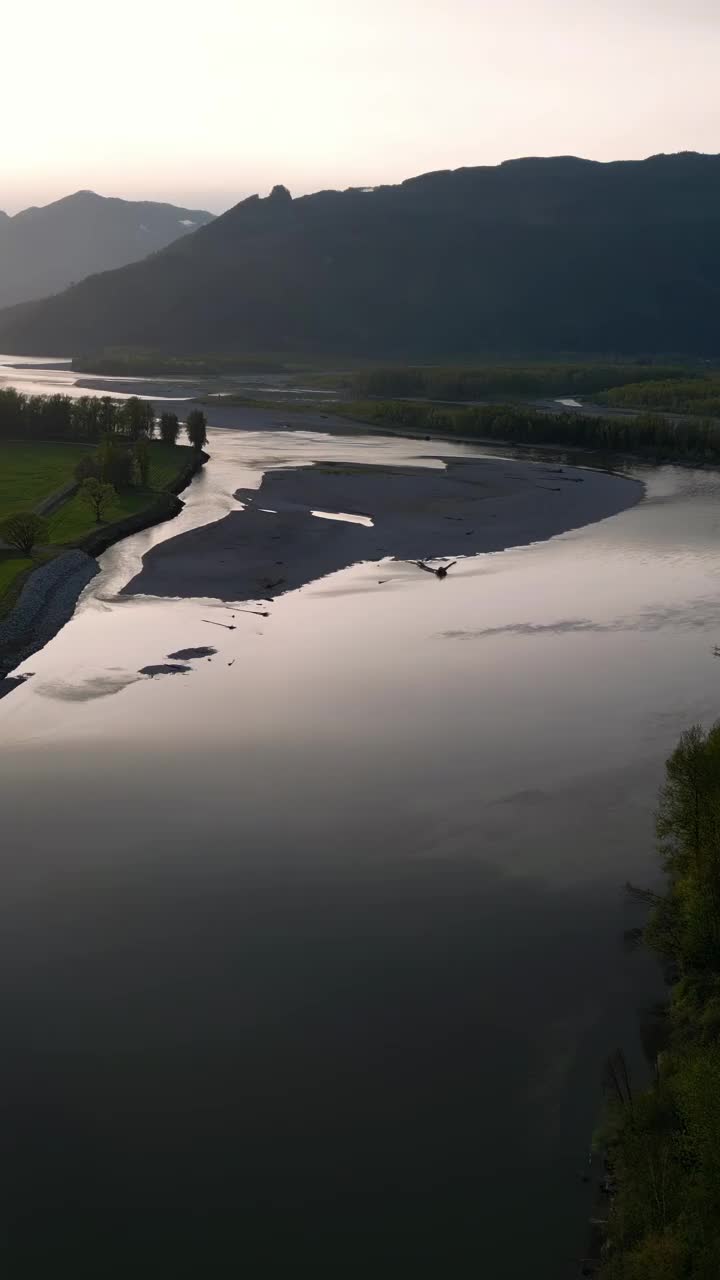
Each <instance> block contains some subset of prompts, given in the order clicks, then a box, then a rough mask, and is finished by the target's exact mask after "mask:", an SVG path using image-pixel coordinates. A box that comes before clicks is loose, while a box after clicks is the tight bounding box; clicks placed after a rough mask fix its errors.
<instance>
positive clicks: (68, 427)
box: [0, 389, 206, 612]
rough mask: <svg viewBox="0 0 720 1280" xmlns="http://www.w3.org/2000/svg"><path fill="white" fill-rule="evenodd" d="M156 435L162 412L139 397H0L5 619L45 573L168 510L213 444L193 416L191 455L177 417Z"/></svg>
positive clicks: (201, 420)
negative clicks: (38, 570)
mask: <svg viewBox="0 0 720 1280" xmlns="http://www.w3.org/2000/svg"><path fill="white" fill-rule="evenodd" d="M155 428H156V423H155V413H154V409H153V406H152V405H151V404H149V403H148V402H147V401H142V400H139V399H137V398H135V397H133V398H131V399H129V400H125V401H121V402H117V401H114V400H112V399H111V398H110V397H103V398H102V399H100V398H93V397H90V396H87V397H82V398H80V399H77V400H74V399H71V398H70V397H68V396H62V395H53V396H24V395H21V394H19V393H18V392H16V391H14V390H12V389H10V390H6V391H0V462H1V463H2V466H1V468H0V476H1V478H0V540H2V542H4V543H5V546H6V549H5V550H2V549H0V612H6V611H7V609H8V608H9V607H10V606H11V605H12V603H13V601H14V599H15V598H16V596H17V593H18V590H19V587H20V585H21V581H22V580H23V579H24V578H25V576H27V573H28V572H29V571H31V570H32V569H33V568H34V567H35V566H36V565H37V564H38V563H42V562H44V561H46V560H48V559H50V558H52V557H53V556H54V555H56V554H57V553H58V552H59V551H62V550H65V549H67V548H68V547H73V546H78V545H81V544H83V543H84V542H85V541H86V540H87V538H88V536H89V535H91V534H93V532H94V531H96V530H98V529H99V528H102V527H104V526H107V525H114V524H116V523H117V522H120V521H125V520H127V519H128V518H130V517H135V516H140V515H142V513H144V512H148V511H150V510H151V509H153V510H154V509H155V508H156V507H157V508H158V510H160V508H161V505H162V504H163V503H164V502H167V503H168V504H169V498H168V491H170V490H172V489H173V488H174V486H175V485H176V484H177V483H178V482H179V480H180V478H181V477H182V475H183V474H184V473H185V472H186V471H188V469H189V467H190V466H191V465H192V460H193V454H194V455H195V456H197V454H198V453H199V452H200V451H201V450H202V447H203V445H204V443H205V441H206V419H205V415H204V414H203V413H202V412H201V411H200V410H194V411H193V412H192V413H190V414H189V415H188V421H187V425H186V432H187V436H188V439H189V443H190V444H191V446H192V452H191V450H190V449H189V448H188V447H187V446H183V445H179V444H178V443H177V441H178V436H179V433H180V423H179V421H178V419H177V417H176V416H175V415H174V414H163V416H162V417H161V419H160V424H159V430H160V438H159V439H156V438H155ZM166 514H171V512H170V510H169V505H168V510H167V511H166Z"/></svg>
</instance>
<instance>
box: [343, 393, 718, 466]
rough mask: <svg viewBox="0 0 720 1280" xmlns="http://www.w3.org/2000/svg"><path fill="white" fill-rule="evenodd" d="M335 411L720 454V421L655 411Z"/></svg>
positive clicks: (382, 407)
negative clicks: (601, 414) (619, 414)
mask: <svg viewBox="0 0 720 1280" xmlns="http://www.w3.org/2000/svg"><path fill="white" fill-rule="evenodd" d="M333 412H334V413H345V414H347V415H348V416H349V417H353V418H360V419H363V420H365V421H367V422H375V423H378V424H383V423H387V425H388V426H391V427H400V428H402V429H406V430H409V431H413V432H419V433H422V434H432V433H433V432H435V431H437V432H440V433H442V434H446V433H450V434H457V435H462V436H477V437H478V439H482V440H503V441H511V442H515V443H517V444H527V445H547V444H556V445H558V446H560V447H561V448H577V449H596V450H598V451H601V452H607V453H630V454H637V455H638V456H643V457H648V458H652V459H653V460H654V461H660V460H663V459H666V460H671V459H674V460H678V461H679V460H683V459H687V460H688V461H690V460H693V461H698V462H700V461H717V460H718V459H720V423H718V422H712V421H702V420H700V419H694V420H692V421H689V422H688V421H683V422H673V421H672V420H671V419H669V418H664V417H660V416H658V415H652V414H638V415H637V416H635V417H631V418H620V417H615V418H603V417H599V416H595V415H592V414H581V413H560V412H558V413H545V412H543V411H542V410H538V409H533V408H530V407H524V406H521V405H503V404H498V405H474V406H472V408H458V409H454V408H452V407H451V406H448V405H428V404H414V403H410V402H408V401H402V400H391V401H377V400H368V401H364V402H363V401H359V402H357V403H355V404H351V405H340V406H336V405H333Z"/></svg>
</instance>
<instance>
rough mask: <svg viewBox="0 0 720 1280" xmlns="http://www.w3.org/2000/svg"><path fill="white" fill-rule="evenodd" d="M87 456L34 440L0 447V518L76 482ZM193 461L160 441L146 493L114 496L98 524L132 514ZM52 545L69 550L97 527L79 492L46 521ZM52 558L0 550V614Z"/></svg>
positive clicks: (153, 449)
mask: <svg viewBox="0 0 720 1280" xmlns="http://www.w3.org/2000/svg"><path fill="white" fill-rule="evenodd" d="M88 452H90V449H89V447H88V446H87V445H83V444H77V445H76V444H49V443H45V442H44V441H38V442H37V443H33V444H2V445H0V520H2V519H4V518H5V517H6V516H9V515H13V514H14V512H16V511H32V509H33V508H34V507H36V506H37V505H38V503H40V502H42V500H43V498H47V497H48V496H49V495H50V494H52V493H54V492H55V491H56V490H57V489H60V488H62V486H63V485H64V484H67V483H68V482H69V481H71V480H72V479H73V478H74V471H75V467H76V465H77V463H78V461H79V460H80V458H81V457H83V456H84V455H85V454H87V453H88ZM191 457H192V450H191V449H190V448H189V447H188V446H186V445H166V444H163V443H162V442H161V441H159V440H155V441H153V442H152V444H151V446H150V475H149V477H148V486H147V488H145V489H128V490H126V491H125V492H123V493H118V494H116V496H115V499H114V501H113V503H112V504H111V505H110V506H109V507H108V508H107V511H106V512H105V518H104V520H103V521H102V522H101V526H102V525H104V524H111V523H113V522H114V521H115V520H122V519H124V518H125V517H126V516H130V515H135V514H136V513H137V512H139V511H143V510H144V509H145V508H146V507H149V506H152V504H153V503H154V502H156V501H157V495H158V492H159V491H162V490H164V489H167V488H168V486H169V485H171V484H172V482H173V481H174V480H175V478H176V477H177V476H178V475H179V474H180V472H181V471H183V470H184V468H185V467H186V466H187V464H188V462H189V461H190V458H191ZM48 522H49V525H50V546H52V547H56V548H57V552H59V551H60V549H61V548H62V547H66V546H72V545H73V544H74V543H77V542H80V541H81V539H82V538H84V537H86V536H87V534H88V533H91V532H92V531H93V529H97V528H98V527H101V526H98V525H97V524H96V522H95V516H94V515H93V513H92V511H91V509H90V508H89V507H88V506H86V505H85V503H84V502H83V501H82V499H81V498H80V497H79V495H78V494H74V495H73V496H72V497H71V498H69V499H68V500H67V502H64V503H63V504H62V506H61V507H58V509H57V511H55V512H54V513H53V514H52V515H51V516H49V517H48ZM48 554H50V555H51V556H52V555H53V554H55V553H54V552H52V551H46V552H45V556H44V557H43V554H42V552H41V551H40V552H37V551H36V556H35V560H33V559H28V558H27V557H25V556H22V555H20V553H19V552H13V551H4V550H0V616H1V615H2V613H3V612H7V609H8V608H9V607H10V606H11V605H12V603H13V602H14V599H15V596H16V589H15V588H16V579H18V577H19V575H21V574H23V573H24V572H25V571H26V570H27V569H30V568H31V567H32V565H33V563H36V562H37V561H38V560H41V559H43V558H47V555H48Z"/></svg>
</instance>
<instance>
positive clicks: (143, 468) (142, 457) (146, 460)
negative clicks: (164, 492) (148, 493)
mask: <svg viewBox="0 0 720 1280" xmlns="http://www.w3.org/2000/svg"><path fill="white" fill-rule="evenodd" d="M133 453H134V455H135V467H136V469H137V475H138V480H139V481H140V484H141V485H142V487H143V488H144V489H146V488H147V482H148V477H149V475H150V445H149V443H148V439H147V436H140V439H139V440H136V442H135V448H134V450H133Z"/></svg>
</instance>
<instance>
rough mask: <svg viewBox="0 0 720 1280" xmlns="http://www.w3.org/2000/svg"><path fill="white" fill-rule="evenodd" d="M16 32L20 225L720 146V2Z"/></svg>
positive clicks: (395, 0) (595, 3)
mask: <svg viewBox="0 0 720 1280" xmlns="http://www.w3.org/2000/svg"><path fill="white" fill-rule="evenodd" d="M0 30H1V31H2V36H3V53H4V57H3V72H2V77H1V78H0V107H1V109H2V114H1V116H0V118H1V119H2V121H3V126H4V127H3V131H2V181H1V182H0V208H5V209H7V210H8V211H9V212H14V211H15V210H17V209H18V208H22V207H23V206H25V205H27V204H33V203H39V204H41V203H46V202H47V201H48V200H52V199H55V198H57V197H58V196H61V195H65V194H67V193H68V192H70V191H74V190H76V189H78V188H80V187H91V188H93V189H94V190H97V191H100V192H101V193H102V194H104V195H122V196H127V197H131V198H137V197H148V198H152V199H167V200H173V201H177V202H181V203H184V204H188V205H200V206H206V207H208V208H211V209H214V210H219V209H224V208H227V207H228V206H229V205H231V204H234V203H235V202H236V201H237V200H239V199H241V198H242V197H243V196H244V195H247V194H249V193H251V192H254V191H260V192H262V193H264V192H265V191H266V190H267V189H268V188H269V187H270V186H272V185H273V183H275V182H284V183H286V185H288V186H289V187H290V188H291V189H292V191H293V193H294V194H298V193H301V192H304V191H313V190H317V189H318V188H321V187H330V186H333V187H345V186H350V185H366V184H367V185H371V184H373V183H377V182H383V181H385V182H387V181H390V182H392V181H397V180H400V179H402V178H404V177H408V176H410V175H411V174H414V173H420V172H423V171H425V170H428V169H439V168H456V167H458V166H459V165H474V164H494V163H497V162H498V161H500V160H504V159H507V158H508V157H511V156H520V155H553V154H568V153H572V154H575V155H583V156H589V157H591V158H594V159H598V160H609V159H620V158H628V157H641V156H646V155H650V154H652V153H654V152H657V151H678V150H683V149H692V150H698V151H712V152H717V151H720V75H719V74H718V65H719V63H720V3H719V0H266V3H264V4H263V3H260V0H122V3H119V4H103V3H98V0H33V3H32V4H30V3H26V4H13V5H8V6H6V9H5V11H4V13H3V19H2V26H1V27H0Z"/></svg>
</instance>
